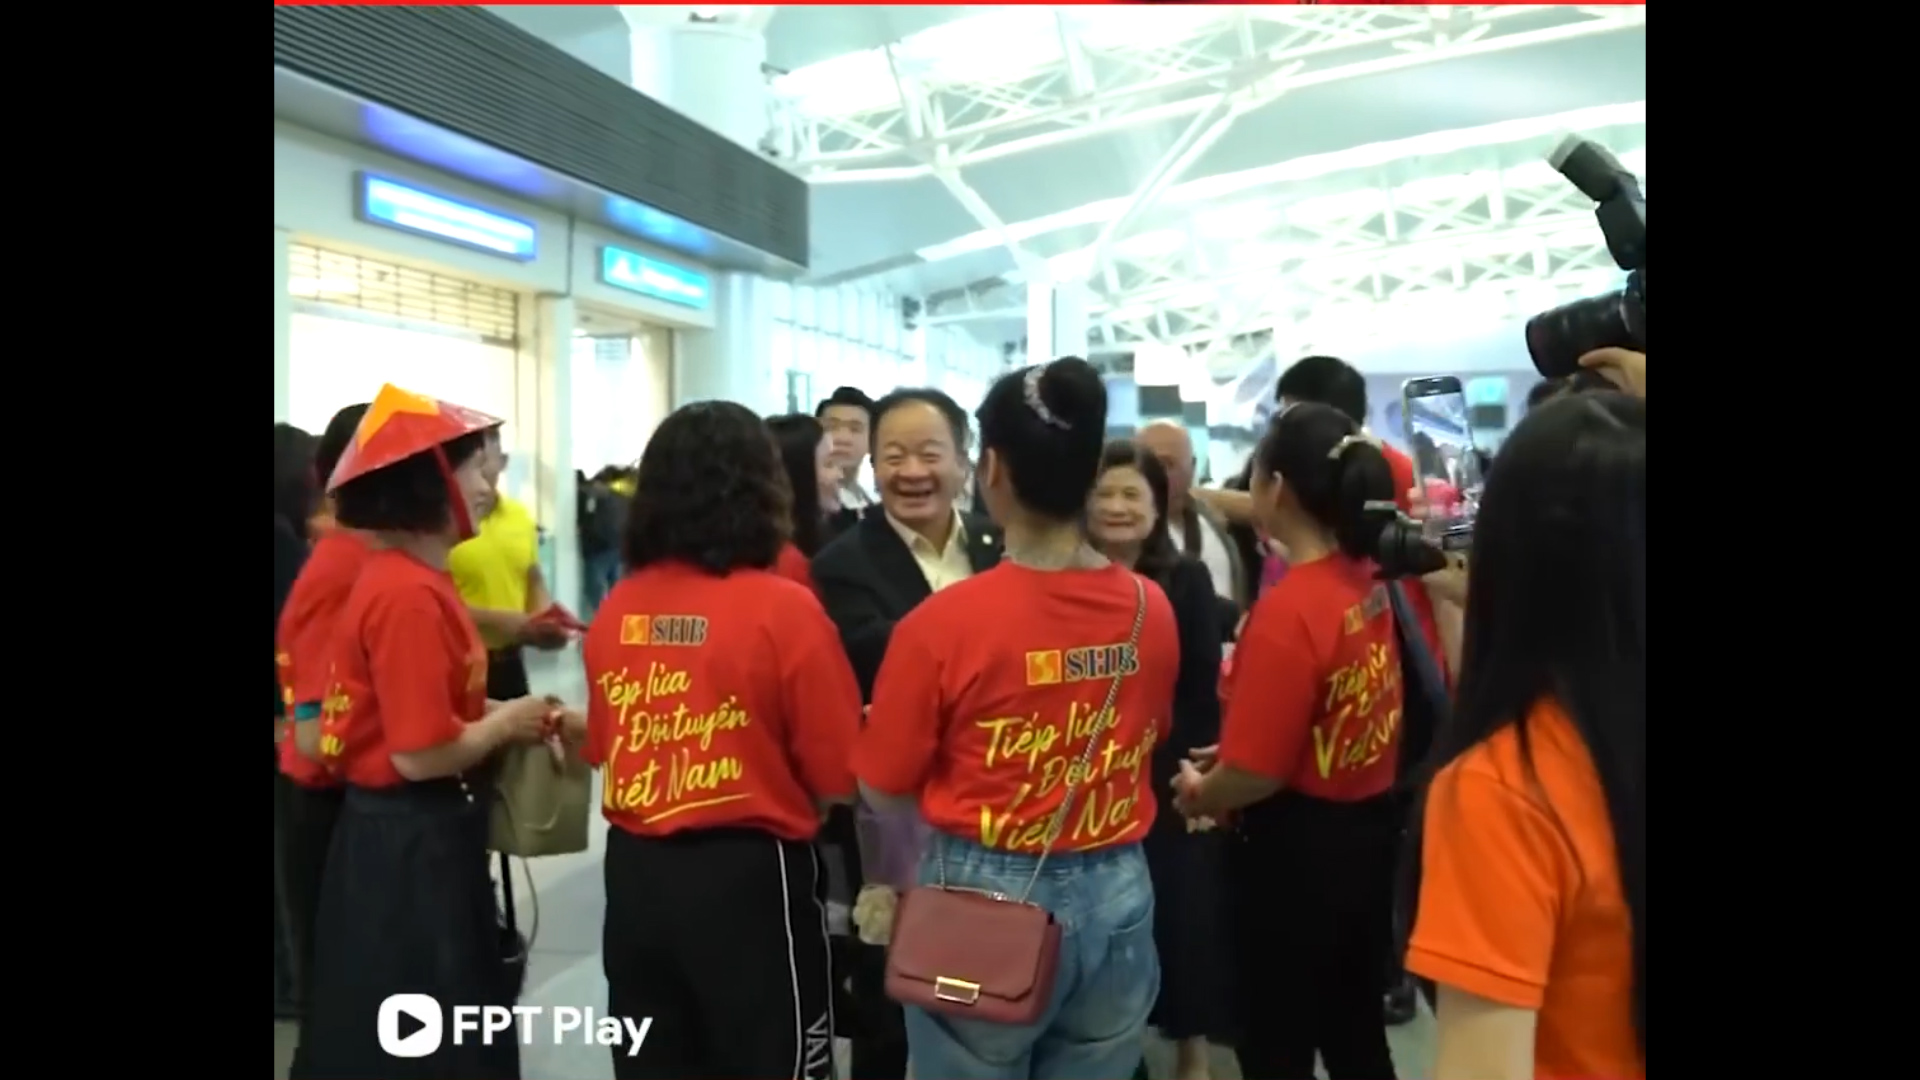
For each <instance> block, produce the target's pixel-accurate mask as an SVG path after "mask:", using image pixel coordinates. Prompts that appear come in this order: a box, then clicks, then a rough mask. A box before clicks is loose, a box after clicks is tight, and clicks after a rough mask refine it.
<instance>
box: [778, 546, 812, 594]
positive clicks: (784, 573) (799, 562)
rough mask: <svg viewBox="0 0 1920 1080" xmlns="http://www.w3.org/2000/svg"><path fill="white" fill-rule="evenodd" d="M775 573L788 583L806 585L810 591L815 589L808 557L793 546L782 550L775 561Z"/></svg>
mask: <svg viewBox="0 0 1920 1080" xmlns="http://www.w3.org/2000/svg"><path fill="white" fill-rule="evenodd" d="M773 572H774V573H776V574H778V575H780V576H781V577H783V578H786V579H787V580H788V581H792V582H796V583H798V584H801V585H805V586H806V587H807V589H808V591H812V589H813V571H812V570H811V569H810V568H809V567H808V565H807V557H806V556H805V555H804V554H802V553H801V551H800V549H799V548H797V547H794V546H793V545H792V544H788V545H787V546H786V547H783V548H781V549H780V555H779V557H778V558H776V559H774V560H773Z"/></svg>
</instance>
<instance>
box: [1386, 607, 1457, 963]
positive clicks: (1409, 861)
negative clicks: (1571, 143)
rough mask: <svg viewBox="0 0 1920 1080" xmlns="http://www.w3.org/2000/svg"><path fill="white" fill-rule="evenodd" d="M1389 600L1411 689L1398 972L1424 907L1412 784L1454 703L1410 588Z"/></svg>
mask: <svg viewBox="0 0 1920 1080" xmlns="http://www.w3.org/2000/svg"><path fill="white" fill-rule="evenodd" d="M1387 599H1388V601H1389V602H1390V603H1391V604H1392V605H1393V623H1394V628H1395V630H1394V632H1395V633H1396V634H1397V635H1398V640H1399V642H1400V677H1401V679H1402V681H1403V685H1404V686H1405V687H1406V693H1405V696H1404V700H1403V702H1402V705H1401V710H1402V711H1401V726H1400V767H1399V774H1400V779H1401V783H1402V785H1403V787H1402V792H1403V795H1404V796H1405V797H1406V805H1407V821H1406V824H1405V827H1404V828H1403V829H1402V830H1401V844H1400V864H1399V866H1398V868H1397V870H1396V872H1395V875H1394V879H1395V880H1394V890H1393V891H1394V905H1393V911H1394V917H1393V957H1394V961H1395V963H1396V966H1397V964H1398V962H1399V961H1400V960H1401V959H1402V958H1404V957H1405V956H1406V954H1407V942H1408V940H1409V939H1411V938H1412V936H1413V921H1414V915H1415V908H1416V907H1417V906H1418V904H1419V901H1420V843H1421V840H1420V836H1421V828H1420V826H1421V819H1422V817H1423V815H1424V814H1425V813H1426V805H1427V800H1426V791H1425V789H1424V785H1420V784H1417V783H1414V784H1409V783H1408V782H1409V781H1410V780H1411V781H1416V782H1417V781H1418V780H1419V779H1420V778H1421V773H1422V769H1421V766H1423V765H1425V764H1426V762H1427V755H1428V753H1429V751H1430V750H1431V749H1432V747H1433V737H1434V733H1435V732H1437V731H1439V730H1440V728H1441V727H1442V726H1443V725H1445V724H1446V723H1447V722H1448V720H1449V719H1450V718H1451V717H1452V716H1453V697H1452V694H1451V693H1450V692H1449V691H1448V689H1447V676H1446V669H1445V668H1443V667H1442V666H1441V664H1440V658H1439V657H1437V656H1435V655H1434V654H1433V646H1432V644H1431V643H1429V642H1428V641H1427V635H1426V633H1425V632H1424V631H1423V630H1422V628H1421V626H1420V620H1419V618H1418V617H1416V616H1415V615H1414V612H1413V604H1412V602H1411V601H1409V600H1408V599H1407V594H1406V587H1405V584H1404V583H1403V582H1399V581H1391V582H1388V583H1387ZM1429 1001H1431V998H1430V997H1429Z"/></svg>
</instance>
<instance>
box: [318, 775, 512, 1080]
mask: <svg viewBox="0 0 1920 1080" xmlns="http://www.w3.org/2000/svg"><path fill="white" fill-rule="evenodd" d="M487 795H488V792H487V791H486V790H485V789H484V788H482V787H480V786H479V785H477V784H476V785H474V790H473V791H472V793H471V796H470V795H469V793H468V791H467V790H466V789H465V788H464V787H463V785H462V784H461V783H460V782H459V781H454V780H438V781H431V782H428V783H421V784H402V785H400V786H399V787H396V788H389V789H379V790H371V789H365V788H349V789H348V791H347V795H346V803H345V805H344V806H343V808H342V810H341V814H340V821H339V824H338V826H337V827H336V829H335V831H334V839H333V849H332V852H331V853H330V855H329V857H328V860H327V869H326V875H325V877H324V879H323V881H322V883H321V892H320V910H319V915H318V918H317V920H316V933H315V936H316V939H317V946H318V947H317V950H316V956H315V959H314V970H313V976H312V980H311V983H310V991H309V992H310V994H311V998H310V1000H309V1001H308V1003H307V1015H306V1023H305V1024H304V1025H303V1027H302V1040H301V1045H300V1048H299V1052H298V1053H297V1054H296V1055H295V1060H294V1066H293V1070H292V1074H291V1075H292V1077H293V1080H519V1076H520V1048H519V1046H518V1044H517V1043H516V1042H514V1041H512V1040H511V1039H510V1038H501V1037H499V1036H496V1038H495V1042H494V1043H493V1044H492V1045H483V1044H476V1039H477V1036H476V1035H475V1034H473V1033H468V1034H466V1035H465V1037H464V1038H465V1041H466V1043H467V1045H460V1046H456V1045H454V1026H453V1019H452V1010H453V1008H454V1006H456V1005H476V1006H487V1005H512V1004H513V989H512V987H511V985H510V983H509V980H508V977H507V970H506V964H505V962H504V958H503V957H502V955H501V952H502V950H501V942H500V933H499V924H498V922H497V920H496V915H495V909H494V895H493V883H492V881H491V880H490V879H489V877H488V876H487V815H486V798H487ZM395 994H423V995H426V996H427V997H430V998H433V999H434V1000H435V1001H437V1002H438V1003H439V1005H440V1012H441V1024H440V1028H441V1036H442V1037H441V1041H440V1044H439V1046H438V1047H437V1048H435V1049H432V1050H431V1052H428V1053H425V1054H424V1055H422V1056H416V1057H394V1056H392V1055H389V1054H388V1053H387V1052H386V1051H384V1050H383V1049H381V1045H380V1038H379V1035H380V1030H379V1023H380V1006H381V1003H382V1002H383V1001H385V1000H386V999H388V998H389V997H392V996H393V995H395ZM427 1026H429V1027H431V1026H432V1025H431V1024H428V1025H427ZM416 1027H417V1025H414V1024H409V1025H408V1026H407V1028H405V1029H403V1030H402V1031H401V1032H400V1034H402V1035H406V1034H408V1033H409V1031H410V1030H412V1029H413V1028H416ZM509 1034H511V1031H510V1032H509ZM429 1041H430V1040H429Z"/></svg>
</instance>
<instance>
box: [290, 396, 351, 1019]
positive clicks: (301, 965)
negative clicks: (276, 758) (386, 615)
mask: <svg viewBox="0 0 1920 1080" xmlns="http://www.w3.org/2000/svg"><path fill="white" fill-rule="evenodd" d="M366 411H367V407H366V406H365V405H349V406H347V407H346V408H344V409H341V410H340V411H339V412H338V413H336V414H334V417H333V420H332V422H330V423H329V424H328V425H327V430H326V433H325V434H323V435H321V436H320V441H319V444H318V445H317V447H316V448H315V450H314V457H313V472H314V474H315V475H316V476H331V475H333V468H334V466H336V465H338V464H339V463H340V455H341V454H343V453H345V452H346V448H347V443H348V441H349V440H351V439H352V438H353V432H354V428H356V427H357V426H359V423H360V418H361V417H362V416H363V415H365V414H366ZM314 486H315V488H316V489H317V488H318V486H319V484H318V482H316V483H315V485H314ZM322 518H324V519H325V520H326V521H327V522H329V524H327V525H326V526H325V527H324V528H323V529H322V530H321V531H320V532H319V533H318V535H317V538H316V539H315V541H314V544H313V550H312V552H311V553H310V554H309V555H308V556H307V561H306V563H305V564H304V565H303V566H302V567H301V570H300V576H299V577H297V578H295V579H294V583H293V588H292V589H291V590H290V591H289V593H288V595H287V601H286V603H285V605H283V606H282V608H281V610H280V618H279V620H278V625H277V626H276V627H275V633H274V667H275V670H276V671H278V672H279V678H280V693H281V701H282V704H283V705H284V706H285V710H286V717H287V720H288V721H289V729H288V730H287V731H285V732H284V733H283V735H282V738H281V740H280V745H279V748H278V749H279V755H280V777H281V782H282V790H281V799H282V805H283V807H284V809H283V811H282V821H283V828H284V836H283V839H282V841H281V843H279V844H277V845H275V849H274V850H275V852H276V853H277V854H278V855H279V858H278V859H277V860H275V861H276V863H277V865H276V866H275V870H276V872H277V873H278V874H279V884H280V888H279V895H280V902H281V907H282V909H283V911H282V918H283V919H284V920H285V921H286V925H287V935H288V938H289V940H290V942H291V945H292V948H293V961H294V963H293V972H294V993H295V1001H296V1002H304V1001H305V1000H306V981H307V979H308V977H309V975H311V973H312V971H313V918H314V911H315V909H316V908H317V907H318V905H319V903H320V874H321V871H322V870H324V869H325V868H326V865H327V849H328V847H329V846H331V844H332V842H333V826H334V822H335V821H336V820H338V819H339V817H340V782H339V781H338V780H337V779H335V778H334V776H333V774H332V773H330V772H328V771H327V767H326V765H324V764H323V763H322V762H321V761H320V707H321V703H322V702H323V701H324V700H325V698H326V694H327V680H328V673H329V671H330V670H331V668H332V662H333V657H332V652H331V649H332V645H333V624H334V620H335V618H336V617H337V616H338V615H339V614H340V609H341V608H342V607H344V606H346V602H347V596H348V595H349V594H350V593H352V592H353V583H354V582H355V581H356V580H357V579H358V578H359V576H360V567H361V566H362V564H364V563H365V562H366V558H367V555H368V553H369V550H370V549H369V548H368V547H367V541H366V538H365V537H363V536H361V535H360V534H359V533H357V532H354V531H353V530H352V529H341V528H336V527H334V526H333V525H332V524H331V521H332V516H331V514H330V513H328V512H326V511H324V510H323V511H322V513H321V514H320V515H317V516H316V519H315V520H320V519H322Z"/></svg>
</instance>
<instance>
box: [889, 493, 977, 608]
mask: <svg viewBox="0 0 1920 1080" xmlns="http://www.w3.org/2000/svg"><path fill="white" fill-rule="evenodd" d="M887 524H889V525H891V526H893V531H894V532H896V533H899V534H900V539H901V540H903V541H905V542H906V545H907V550H908V551H911V552H913V561H914V562H916V563H918V564H919V566H920V573H921V575H922V576H924V577H925V578H926V579H927V588H928V589H930V590H932V591H933V592H939V591H940V590H941V589H944V588H946V587H947V586H949V585H951V584H953V583H954V582H956V581H965V580H967V579H968V578H970V577H972V576H973V562H972V561H971V560H969V559H968V558H967V527H966V524H965V522H963V521H962V520H961V518H960V512H959V511H957V510H956V511H954V514H953V531H952V532H949V533H948V534H947V546H946V548H945V549H944V550H937V549H935V548H934V546H933V542H932V541H930V540H928V539H927V538H926V537H924V536H921V535H920V534H919V533H917V532H914V531H913V530H912V529H910V528H908V527H906V526H905V525H902V524H901V523H900V522H899V520H898V519H896V518H895V517H894V516H893V515H892V514H888V515H887Z"/></svg>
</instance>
